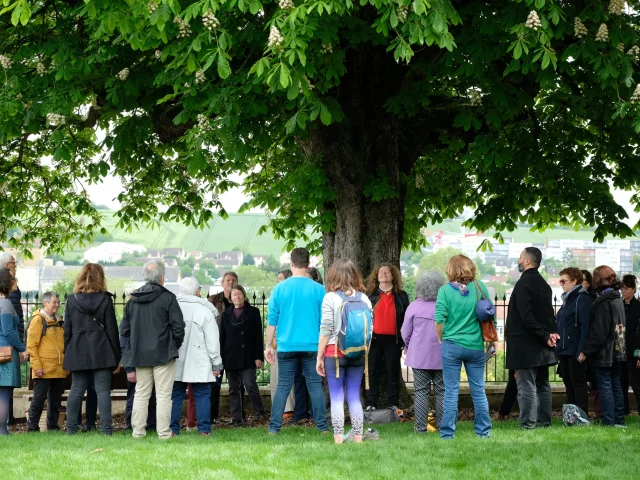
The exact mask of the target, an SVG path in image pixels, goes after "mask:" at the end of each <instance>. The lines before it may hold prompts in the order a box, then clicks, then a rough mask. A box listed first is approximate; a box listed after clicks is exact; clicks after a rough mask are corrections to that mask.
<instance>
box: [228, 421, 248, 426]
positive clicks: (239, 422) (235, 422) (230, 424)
mask: <svg viewBox="0 0 640 480" xmlns="http://www.w3.org/2000/svg"><path fill="white" fill-rule="evenodd" d="M228 425H229V426H231V427H241V426H242V425H244V422H243V421H242V420H231V421H230V422H229V423H228Z"/></svg>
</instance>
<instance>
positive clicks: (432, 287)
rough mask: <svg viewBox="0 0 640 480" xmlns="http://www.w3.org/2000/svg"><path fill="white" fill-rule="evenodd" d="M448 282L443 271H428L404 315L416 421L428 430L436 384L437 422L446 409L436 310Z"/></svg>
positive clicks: (418, 427) (421, 430)
mask: <svg viewBox="0 0 640 480" xmlns="http://www.w3.org/2000/svg"><path fill="white" fill-rule="evenodd" d="M445 283H446V280H445V278H444V275H442V274H441V273H440V272H425V273H423V274H422V275H421V276H420V278H419V279H418V281H417V282H416V295H417V297H418V298H417V300H415V301H414V302H413V303H411V305H409V308H407V311H406V313H405V316H404V324H403V325H402V339H403V340H404V343H405V352H406V354H407V359H406V361H405V364H406V365H407V366H408V367H411V368H413V382H414V383H413V384H414V387H415V405H414V409H415V413H416V424H415V426H414V427H413V429H414V430H415V431H416V432H418V433H424V432H426V431H427V415H428V412H429V394H430V393H431V385H433V390H434V395H435V399H436V426H437V427H438V428H440V422H442V412H443V410H444V408H443V405H444V381H443V379H442V352H441V347H440V340H438V336H437V335H436V328H435V322H434V314H435V309H436V297H437V296H438V290H440V287H441V286H442V285H444V284H445Z"/></svg>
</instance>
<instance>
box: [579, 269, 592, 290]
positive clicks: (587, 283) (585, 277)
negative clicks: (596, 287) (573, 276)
mask: <svg viewBox="0 0 640 480" xmlns="http://www.w3.org/2000/svg"><path fill="white" fill-rule="evenodd" d="M580 271H581V272H582V288H584V289H585V290H590V289H591V285H592V284H593V276H592V275H591V272H590V271H589V270H580Z"/></svg>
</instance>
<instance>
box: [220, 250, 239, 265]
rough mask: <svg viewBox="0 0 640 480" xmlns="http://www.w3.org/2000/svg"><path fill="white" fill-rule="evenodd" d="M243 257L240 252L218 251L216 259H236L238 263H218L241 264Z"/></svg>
mask: <svg viewBox="0 0 640 480" xmlns="http://www.w3.org/2000/svg"><path fill="white" fill-rule="evenodd" d="M243 259H244V256H243V255H242V252H238V251H232V252H220V257H218V260H237V262H238V263H218V265H241V264H242V260H243Z"/></svg>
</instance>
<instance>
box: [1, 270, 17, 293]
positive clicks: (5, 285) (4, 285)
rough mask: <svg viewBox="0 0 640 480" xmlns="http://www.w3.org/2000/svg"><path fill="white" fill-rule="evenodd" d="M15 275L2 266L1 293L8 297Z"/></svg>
mask: <svg viewBox="0 0 640 480" xmlns="http://www.w3.org/2000/svg"><path fill="white" fill-rule="evenodd" d="M13 281H14V277H13V275H11V272H10V271H9V270H7V269H6V268H0V293H1V294H2V295H4V296H5V297H8V296H9V294H10V293H11V287H12V286H13Z"/></svg>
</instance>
